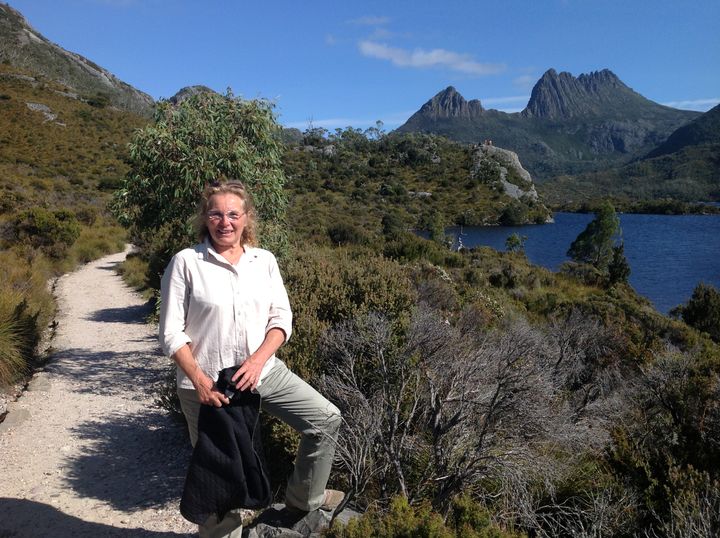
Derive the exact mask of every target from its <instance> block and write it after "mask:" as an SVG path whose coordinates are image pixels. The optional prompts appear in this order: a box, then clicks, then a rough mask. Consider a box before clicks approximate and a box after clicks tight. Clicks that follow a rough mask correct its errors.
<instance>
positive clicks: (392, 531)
mask: <svg viewBox="0 0 720 538" xmlns="http://www.w3.org/2000/svg"><path fill="white" fill-rule="evenodd" d="M326 536H329V537H332V538H366V537H368V536H372V537H373V538H455V537H457V538H520V537H521V536H524V535H521V534H517V533H513V532H506V531H503V530H502V529H500V527H498V526H497V525H495V524H493V523H492V522H491V521H490V518H489V516H488V514H487V512H486V511H485V510H483V508H482V507H480V506H479V505H477V504H476V503H474V502H473V501H472V500H470V499H469V498H461V499H457V500H456V501H455V503H454V504H453V508H452V510H451V512H450V517H449V518H448V519H447V521H444V520H443V517H442V516H441V515H440V514H439V513H437V512H434V511H433V510H432V509H431V508H430V506H429V505H428V504H419V505H417V506H411V505H410V504H408V502H407V499H405V498H403V497H396V498H395V499H393V501H392V502H391V503H390V507H389V509H388V511H387V512H381V511H378V510H370V511H368V512H367V513H365V514H364V515H363V516H362V517H360V518H358V519H353V520H350V521H349V522H348V524H347V525H342V524H340V523H336V524H335V525H333V527H332V528H331V529H330V530H328V531H327V533H326Z"/></svg>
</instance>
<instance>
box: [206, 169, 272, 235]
mask: <svg viewBox="0 0 720 538" xmlns="http://www.w3.org/2000/svg"><path fill="white" fill-rule="evenodd" d="M216 194H234V195H235V196H237V197H238V198H240V199H241V200H242V201H243V208H244V209H245V213H247V220H246V222H245V228H244V229H243V233H242V238H241V239H242V243H243V245H249V246H251V247H256V246H257V245H258V237H257V213H256V212H255V206H254V205H253V202H252V197H251V196H250V193H249V192H248V191H247V189H246V188H245V185H243V184H242V182H241V181H237V180H235V179H226V178H221V179H220V180H218V181H216V182H214V183H210V184H209V185H207V186H206V187H205V189H204V190H203V192H202V195H201V196H200V205H199V206H198V213H197V216H196V221H195V223H196V228H197V233H198V238H199V239H200V241H205V239H206V238H207V237H208V235H210V232H209V231H208V227H207V223H206V221H205V218H206V217H207V210H208V205H209V203H210V198H212V197H213V196H215V195H216Z"/></svg>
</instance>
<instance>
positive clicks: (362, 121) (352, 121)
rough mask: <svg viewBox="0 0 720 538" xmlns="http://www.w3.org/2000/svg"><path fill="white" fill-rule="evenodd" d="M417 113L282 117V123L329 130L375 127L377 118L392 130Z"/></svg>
mask: <svg viewBox="0 0 720 538" xmlns="http://www.w3.org/2000/svg"><path fill="white" fill-rule="evenodd" d="M414 113H415V111H414V110H413V111H410V112H394V113H389V114H386V115H385V116H384V117H381V118H377V117H374V118H372V119H367V118H325V119H315V118H313V119H312V120H306V121H290V122H287V123H286V122H283V121H282V119H281V121H280V123H282V124H283V125H284V126H285V127H288V128H290V127H294V128H296V129H300V130H301V131H304V130H305V129H307V128H308V127H309V126H310V124H312V126H313V127H323V128H325V129H328V130H334V129H337V128H340V129H344V128H345V127H354V128H356V129H357V128H366V127H375V124H376V122H377V120H378V119H379V120H380V121H382V122H383V127H384V129H385V130H388V131H389V130H391V129H394V128H396V127H399V126H400V125H402V124H403V123H405V122H406V121H407V119H408V118H409V117H410V116H412V115H413V114H414Z"/></svg>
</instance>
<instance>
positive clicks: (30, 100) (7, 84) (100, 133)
mask: <svg viewBox="0 0 720 538" xmlns="http://www.w3.org/2000/svg"><path fill="white" fill-rule="evenodd" d="M147 121H148V120H147V119H146V118H144V117H142V116H138V115H135V114H132V113H129V112H125V111H123V110H117V109H113V108H110V107H102V106H101V105H100V104H98V103H96V104H95V106H92V105H90V104H88V103H85V102H83V101H80V100H78V99H75V98H74V97H72V95H71V94H70V90H69V89H68V88H67V87H66V86H63V85H61V84H59V83H56V82H49V81H45V82H39V81H38V80H37V79H36V78H35V77H33V76H31V75H30V74H29V72H19V70H18V69H17V68H15V67H11V66H7V65H2V64H0V177H2V184H0V197H1V198H2V203H1V204H0V215H2V214H3V212H5V211H15V210H21V209H23V208H27V207H33V206H38V205H41V206H42V205H45V206H50V207H55V208H57V207H69V208H73V207H76V206H78V205H83V204H91V205H95V204H97V203H98V202H99V201H100V200H101V199H102V198H104V196H105V195H104V191H105V190H107V189H112V188H113V187H114V186H115V185H116V184H117V183H118V181H119V180H120V178H121V177H122V176H123V175H124V174H125V173H126V171H127V165H126V164H125V160H126V158H127V143H128V142H129V141H130V137H131V135H132V132H133V131H134V130H135V129H136V128H138V127H140V126H142V125H145V124H146V123H147Z"/></svg>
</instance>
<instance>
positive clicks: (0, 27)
mask: <svg viewBox="0 0 720 538" xmlns="http://www.w3.org/2000/svg"><path fill="white" fill-rule="evenodd" d="M0 62H1V63H3V64H5V65H10V66H14V67H17V68H21V69H23V70H24V71H29V72H30V74H31V75H32V76H36V77H37V76H41V77H44V78H46V79H49V80H54V81H58V82H60V83H61V84H63V85H64V86H66V91H67V92H68V93H69V94H72V95H75V96H76V97H78V98H81V99H84V100H89V101H94V102H102V103H108V104H110V105H112V106H115V107H118V108H121V109H123V110H127V111H129V112H133V113H135V114H139V115H145V116H149V115H150V114H151V112H152V108H153V106H154V100H153V98H152V97H150V96H149V95H147V94H145V93H143V92H141V91H139V90H137V89H135V88H133V87H132V86H130V85H129V84H126V83H125V82H123V81H121V80H119V79H118V78H117V77H116V76H115V75H113V74H112V73H110V72H109V71H107V70H106V69H103V68H102V67H100V66H99V65H97V64H95V63H93V62H91V61H90V60H88V59H87V58H84V57H83V56H80V55H79V54H76V53H74V52H69V51H67V50H65V49H63V48H62V47H59V46H58V45H56V44H54V43H52V42H50V41H49V40H48V39H46V38H45V37H44V36H42V35H41V34H40V33H38V32H37V31H36V30H35V29H33V28H32V27H31V26H30V24H29V23H28V22H27V21H26V20H25V18H24V17H23V16H22V15H21V14H20V13H19V12H18V11H16V10H14V9H13V8H11V7H10V6H9V5H7V4H0Z"/></svg>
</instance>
